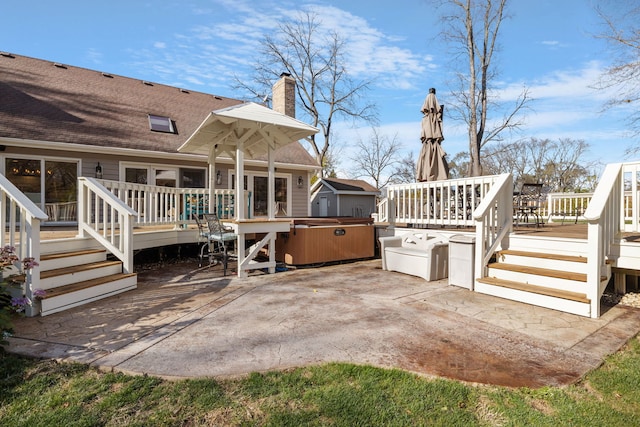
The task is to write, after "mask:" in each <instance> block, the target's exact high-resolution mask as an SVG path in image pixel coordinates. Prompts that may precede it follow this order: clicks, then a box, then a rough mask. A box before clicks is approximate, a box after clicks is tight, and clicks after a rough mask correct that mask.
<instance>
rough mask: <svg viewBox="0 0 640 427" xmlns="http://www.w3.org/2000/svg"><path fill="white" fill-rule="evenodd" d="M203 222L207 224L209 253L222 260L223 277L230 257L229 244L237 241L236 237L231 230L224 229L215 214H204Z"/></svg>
mask: <svg viewBox="0 0 640 427" xmlns="http://www.w3.org/2000/svg"><path fill="white" fill-rule="evenodd" d="M203 217H204V219H205V221H206V222H207V226H208V229H209V230H208V231H209V242H210V244H211V245H212V246H210V253H211V254H212V255H213V256H214V257H215V256H219V257H221V258H222V265H223V267H224V275H225V276H226V275H227V265H228V263H229V258H230V257H232V255H231V254H230V253H229V248H228V246H229V245H228V244H229V242H235V241H236V240H237V239H238V235H237V234H236V233H234V231H233V229H231V228H229V227H225V226H223V225H222V223H221V222H220V218H218V215H215V214H204V215H203Z"/></svg>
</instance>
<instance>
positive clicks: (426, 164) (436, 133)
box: [416, 88, 449, 181]
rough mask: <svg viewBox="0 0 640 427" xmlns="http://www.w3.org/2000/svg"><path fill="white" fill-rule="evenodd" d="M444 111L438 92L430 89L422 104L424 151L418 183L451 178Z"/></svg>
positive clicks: (420, 161)
mask: <svg viewBox="0 0 640 427" xmlns="http://www.w3.org/2000/svg"><path fill="white" fill-rule="evenodd" d="M442 110H443V106H441V105H440V104H439V103H438V100H437V98H436V90H435V89H434V88H431V89H429V94H428V95H427V97H426V99H425V100H424V103H423V104H422V110H421V111H422V113H423V114H424V116H423V117H422V130H421V132H420V140H421V141H422V149H421V150H420V155H419V156H418V162H417V167H416V177H417V179H418V181H440V180H445V179H448V178H449V165H448V164H447V160H446V159H445V156H446V154H447V153H445V151H444V149H443V148H442V145H441V143H442V141H443V140H444V136H443V135H442Z"/></svg>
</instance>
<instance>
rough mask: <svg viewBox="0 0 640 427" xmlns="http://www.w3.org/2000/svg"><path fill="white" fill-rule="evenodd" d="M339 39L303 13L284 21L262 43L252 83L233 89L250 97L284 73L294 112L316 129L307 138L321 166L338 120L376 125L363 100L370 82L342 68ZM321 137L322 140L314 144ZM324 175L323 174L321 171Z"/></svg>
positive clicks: (371, 110) (372, 110)
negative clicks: (288, 79) (293, 94)
mask: <svg viewBox="0 0 640 427" xmlns="http://www.w3.org/2000/svg"><path fill="white" fill-rule="evenodd" d="M344 51H345V47H344V40H343V38H342V37H341V36H340V35H339V34H338V33H337V32H335V31H331V30H327V29H326V28H324V27H323V26H322V22H321V21H320V19H319V18H318V16H317V15H316V14H315V13H313V12H311V11H307V12H301V13H300V14H299V15H298V16H297V19H295V20H292V21H286V22H283V23H282V24H280V25H279V26H278V29H277V30H276V31H275V33H274V34H272V35H267V36H266V37H265V38H264V40H263V41H262V50H261V52H260V55H259V56H260V57H259V58H258V60H257V61H256V62H255V65H254V67H253V68H254V76H253V78H252V82H251V83H245V82H242V81H241V80H240V79H239V78H236V88H239V89H244V90H247V91H249V92H250V93H252V94H253V95H254V96H259V94H262V93H265V91H268V90H269V89H270V88H271V85H272V84H273V82H274V81H275V80H276V79H277V78H278V77H279V76H280V75H281V74H282V72H284V71H286V72H287V73H289V74H291V77H293V79H294V80H295V82H296V89H297V90H296V94H297V106H299V107H301V108H298V111H300V110H302V114H303V115H304V116H305V119H306V120H307V121H308V122H309V123H311V124H312V125H313V126H315V127H318V128H320V130H321V133H320V134H318V135H312V136H311V137H310V138H309V143H310V145H311V149H312V150H313V153H314V155H315V158H316V160H317V161H318V163H319V164H321V165H324V164H325V162H324V160H325V156H326V155H327V153H328V151H329V147H330V146H331V143H332V138H331V136H332V126H333V123H334V120H335V119H337V118H350V119H353V120H356V121H357V120H365V121H369V122H375V120H376V111H375V105H373V104H371V103H369V102H368V101H367V100H366V99H365V95H366V93H367V92H368V88H369V82H368V81H356V80H354V79H353V78H352V77H351V76H350V75H349V73H348V70H347V69H346V67H345V65H346V60H345V58H344V57H343V55H344ZM318 139H320V140H318ZM321 173H322V172H321Z"/></svg>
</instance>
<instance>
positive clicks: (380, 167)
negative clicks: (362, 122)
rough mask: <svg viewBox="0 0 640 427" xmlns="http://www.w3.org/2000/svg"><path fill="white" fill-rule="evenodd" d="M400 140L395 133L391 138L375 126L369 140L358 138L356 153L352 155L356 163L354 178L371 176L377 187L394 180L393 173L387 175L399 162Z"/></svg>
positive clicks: (352, 159)
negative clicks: (382, 133)
mask: <svg viewBox="0 0 640 427" xmlns="http://www.w3.org/2000/svg"><path fill="white" fill-rule="evenodd" d="M399 150H400V142H399V141H398V136H397V135H395V136H394V137H393V138H391V139H389V137H388V136H386V135H381V134H380V131H379V129H377V128H373V129H372V132H371V136H370V137H369V139H368V140H367V141H364V140H362V139H361V138H359V139H358V141H357V142H356V154H355V155H353V156H352V157H351V161H352V162H353V165H354V171H353V177H354V178H363V177H364V178H371V179H372V180H373V182H374V185H375V186H376V188H384V187H386V186H387V184H389V182H391V181H392V178H393V174H389V175H386V174H385V172H387V171H388V170H389V169H391V168H393V167H394V166H395V165H397V164H398V162H399V159H398V155H399Z"/></svg>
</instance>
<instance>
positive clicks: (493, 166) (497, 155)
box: [483, 138, 596, 192]
mask: <svg viewBox="0 0 640 427" xmlns="http://www.w3.org/2000/svg"><path fill="white" fill-rule="evenodd" d="M588 150H589V144H587V143H586V142H584V141H583V140H575V139H568V138H565V139H560V140H558V141H551V140H549V139H543V140H539V139H536V138H531V139H529V140H521V141H516V142H512V143H508V144H507V143H501V144H495V145H492V146H491V147H490V148H489V149H487V150H485V152H484V154H483V163H484V164H485V165H486V169H487V170H488V171H490V173H494V174H498V173H505V172H509V173H511V174H512V175H513V177H514V181H515V182H517V183H519V184H521V183H523V182H537V183H542V184H544V185H545V188H546V189H547V190H548V191H560V192H566V191H586V190H590V189H591V186H592V185H593V182H591V181H589V180H587V179H585V177H590V176H591V175H593V174H591V173H590V172H589V171H590V170H593V169H595V167H596V164H594V163H593V162H588V161H586V160H585V159H584V157H585V155H586V153H587V151H588Z"/></svg>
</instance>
